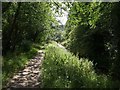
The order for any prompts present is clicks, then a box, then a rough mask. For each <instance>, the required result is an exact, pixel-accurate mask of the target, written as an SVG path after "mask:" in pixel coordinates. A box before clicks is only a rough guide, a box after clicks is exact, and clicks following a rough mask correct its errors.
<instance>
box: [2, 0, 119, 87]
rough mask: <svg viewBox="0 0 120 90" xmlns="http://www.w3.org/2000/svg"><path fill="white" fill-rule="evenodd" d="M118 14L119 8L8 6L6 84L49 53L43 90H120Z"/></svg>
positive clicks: (66, 4) (111, 5)
mask: <svg viewBox="0 0 120 90" xmlns="http://www.w3.org/2000/svg"><path fill="white" fill-rule="evenodd" d="M65 11H66V12H68V17H67V19H68V20H67V22H66V24H65V25H62V21H61V20H62V19H61V18H60V16H64V14H63V13H65ZM119 11H120V2H118V3H113V2H107V3H104V2H89V3H88V2H61V3H59V2H8V3H7V2H3V3H2V45H3V49H2V55H3V60H2V69H3V72H2V74H3V75H2V81H3V84H4V85H5V84H6V83H7V81H8V80H9V79H10V77H12V76H13V74H14V73H15V72H17V71H19V70H20V69H22V68H23V67H24V65H25V63H26V62H28V61H29V59H30V58H32V57H34V55H36V53H37V50H38V49H45V50H46V54H45V60H44V61H43V67H42V80H43V83H42V84H43V87H44V88H47V87H51V88H52V87H56V88H57V87H59V88H61V87H63V88H64V87H65V88H76V87H78V88H120V70H119V69H120V12H119ZM57 17H58V18H59V19H60V20H56V18H57ZM63 21H64V20H63ZM54 41H56V42H54ZM49 42H50V43H51V44H49ZM57 43H59V44H57ZM60 44H62V45H63V46H64V47H65V48H66V49H64V48H60ZM45 47H46V48H45ZM61 47H62V46H61ZM0 76H1V75H0Z"/></svg>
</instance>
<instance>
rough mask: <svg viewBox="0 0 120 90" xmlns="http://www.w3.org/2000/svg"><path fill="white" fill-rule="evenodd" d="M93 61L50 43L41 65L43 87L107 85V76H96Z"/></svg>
mask: <svg viewBox="0 0 120 90" xmlns="http://www.w3.org/2000/svg"><path fill="white" fill-rule="evenodd" d="M92 66H93V63H92V62H90V61H88V60H87V59H85V58H81V59H80V60H79V59H78V58H77V57H75V56H74V55H73V54H71V53H70V52H68V51H66V50H64V49H62V48H59V47H57V45H55V43H54V45H53V44H50V45H48V47H47V48H46V54H45V60H44V61H43V67H42V83H43V87H44V88H76V87H77V88H93V87H95V88H98V87H106V86H107V81H108V80H107V78H103V77H102V76H98V75H97V74H96V73H95V72H94V69H93V67H92Z"/></svg>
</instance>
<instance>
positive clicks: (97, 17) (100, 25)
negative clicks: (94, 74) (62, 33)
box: [66, 2, 120, 73]
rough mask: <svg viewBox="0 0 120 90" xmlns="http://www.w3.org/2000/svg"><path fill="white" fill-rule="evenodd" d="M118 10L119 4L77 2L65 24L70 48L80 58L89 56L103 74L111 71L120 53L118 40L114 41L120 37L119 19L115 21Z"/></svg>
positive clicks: (73, 5)
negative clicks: (119, 35) (119, 33)
mask: <svg viewBox="0 0 120 90" xmlns="http://www.w3.org/2000/svg"><path fill="white" fill-rule="evenodd" d="M118 10H119V5H118V3H102V2H99V3H95V2H91V3H78V2H74V3H73V4H72V7H71V9H70V12H69V18H68V21H67V24H66V32H67V33H68V35H67V37H66V38H67V43H68V44H67V47H68V49H69V50H70V51H71V52H73V53H74V54H75V55H78V56H79V58H81V57H85V58H89V60H91V61H93V63H94V66H95V68H96V70H98V71H99V72H102V73H108V72H111V71H110V70H111V68H113V67H112V63H114V61H117V57H118V56H119V55H118V53H119V52H117V54H116V51H119V49H118V48H116V47H119V45H118V44H117V43H118V42H119V40H118V42H116V40H115V38H119V37H118V35H117V34H118V32H119V31H118V29H119V26H118V24H119V21H117V23H116V22H113V21H114V20H115V19H114V18H115V17H117V18H119V13H117V11H118ZM114 12H116V13H114ZM113 13H114V14H113ZM115 21H116V20H115ZM116 25H117V26H116ZM115 27H117V28H115ZM116 30H117V31H116ZM115 32H117V34H115ZM116 45H117V46H116ZM117 63H119V61H117ZM115 66H117V67H119V66H120V65H115ZM116 72H118V69H116Z"/></svg>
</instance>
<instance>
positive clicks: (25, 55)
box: [2, 44, 41, 87]
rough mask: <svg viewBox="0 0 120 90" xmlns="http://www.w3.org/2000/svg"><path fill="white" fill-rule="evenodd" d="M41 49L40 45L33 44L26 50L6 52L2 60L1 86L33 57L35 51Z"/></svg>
mask: <svg viewBox="0 0 120 90" xmlns="http://www.w3.org/2000/svg"><path fill="white" fill-rule="evenodd" d="M39 49H41V46H40V45H35V44H33V45H32V46H31V49H30V50H29V51H28V52H21V51H20V52H19V51H18V52H19V53H18V52H14V53H8V54H7V55H6V56H4V57H3V60H2V86H3V87H4V86H5V85H6V83H7V82H8V81H9V79H10V78H11V77H12V76H13V75H14V74H15V73H16V72H17V71H19V70H21V69H23V68H24V66H25V64H26V63H27V62H28V61H29V60H30V59H31V58H33V57H34V56H35V55H36V54H37V51H38V50H39Z"/></svg>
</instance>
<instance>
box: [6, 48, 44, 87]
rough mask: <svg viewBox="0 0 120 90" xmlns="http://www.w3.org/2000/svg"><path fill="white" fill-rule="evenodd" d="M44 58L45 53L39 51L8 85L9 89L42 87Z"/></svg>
mask: <svg viewBox="0 0 120 90" xmlns="http://www.w3.org/2000/svg"><path fill="white" fill-rule="evenodd" d="M43 58H44V52H43V51H42V50H39V51H38V54H37V55H36V56H35V57H34V58H33V59H30V61H29V62H28V63H27V64H26V65H25V68H24V69H23V70H21V71H19V72H18V73H17V74H16V75H15V76H14V77H13V78H12V79H11V80H10V82H9V83H8V84H7V86H8V87H9V88H25V87H33V88H35V87H40V86H41V81H40V75H41V70H40V68H41V61H42V60H43Z"/></svg>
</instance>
